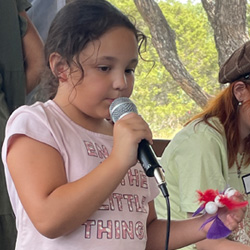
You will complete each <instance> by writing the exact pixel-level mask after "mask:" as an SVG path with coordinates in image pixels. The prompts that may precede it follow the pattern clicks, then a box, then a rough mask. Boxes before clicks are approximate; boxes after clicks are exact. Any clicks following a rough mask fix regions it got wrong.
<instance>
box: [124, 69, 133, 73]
mask: <svg viewBox="0 0 250 250" xmlns="http://www.w3.org/2000/svg"><path fill="white" fill-rule="evenodd" d="M125 72H126V73H127V74H134V72H135V69H126V70H125Z"/></svg>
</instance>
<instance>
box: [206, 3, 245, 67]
mask: <svg viewBox="0 0 250 250" xmlns="http://www.w3.org/2000/svg"><path fill="white" fill-rule="evenodd" d="M201 2H202V5H203V8H204V9H205V11H206V13H207V16H208V20H209V22H210V24H211V26H212V28H213V30H214V40H215V44H216V48H217V51H218V62H219V66H221V65H222V64H223V63H224V62H225V61H226V59H227V58H228V57H229V56H230V55H231V54H232V53H233V51H234V50H235V49H237V48H238V47H240V46H241V45H242V44H243V43H245V42H246V41H248V40H249V36H248V29H247V22H246V8H247V0H215V1H214V0H201Z"/></svg>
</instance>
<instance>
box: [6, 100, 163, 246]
mask: <svg viewBox="0 0 250 250" xmlns="http://www.w3.org/2000/svg"><path fill="white" fill-rule="evenodd" d="M14 134H25V135H27V136H29V137H31V138H34V139H36V140H38V141H41V142H43V143H46V144H48V145H51V146H52V147H54V148H55V149H57V150H58V151H59V152H60V154H61V155H62V157H63V160H64V164H65V171H66V174H67V178H68V182H72V181H75V180H77V179H79V178H81V177H82V176H84V175H86V174H87V173H89V172H90V171H92V170H93V169H94V168H95V167H96V166H97V165H99V164H100V162H102V161H103V160H104V159H106V158H107V157H108V156H109V154H110V152H111V149H112V145H113V137H112V136H107V135H103V134H97V133H94V132H91V131H88V130H86V129H84V128H82V127H80V126H79V125H77V124H75V123H74V122H73V121H72V120H70V119H69V118H68V117H67V116H66V115H65V114H64V113H63V112H62V110H61V109H60V108H59V107H58V106H57V105H56V104H55V103H54V102H53V101H48V102H46V103H39V102H38V103H35V104H34V105H32V106H23V107H21V108H19V109H17V110H16V111H15V112H14V113H13V114H12V116H11V117H10V119H9V121H8V124H7V127H6V138H5V141H4V144H3V149H2V158H3V162H4V166H5V174H6V182H7V187H8V191H9V195H10V200H11V203H12V206H13V210H14V213H15V215H16V224H17V230H18V236H17V243H16V250H27V249H29V250H33V249H34V250H39V249H42V250H45V249H46V250H57V249H58V250H59V249H60V250H64V249H65V250H73V249H75V250H80V249H86V250H89V249H91V250H94V249H102V250H103V249H109V250H112V249H114V250H117V249H119V250H122V249H133V250H136V249H138V250H139V249H140V250H143V249H145V246H146V240H147V232H146V220H147V215H148V210H149V208H148V202H150V201H152V200H153V199H154V198H155V197H156V196H157V195H158V193H159V191H158V188H157V185H156V182H155V180H154V178H148V177H147V176H146V175H145V173H144V171H143V169H142V167H141V166H140V164H137V165H135V166H134V167H132V168H131V169H130V170H129V171H128V173H127V174H126V176H125V177H124V179H123V180H122V182H121V183H120V184H119V186H118V187H117V188H116V189H115V191H114V192H113V193H112V194H111V195H110V197H109V199H107V200H106V201H105V202H104V203H103V205H102V206H101V207H100V208H99V209H98V210H97V211H96V212H95V213H94V214H93V215H92V216H91V217H90V218H89V219H88V220H87V221H86V222H85V223H84V224H83V225H82V226H81V227H79V228H78V229H77V230H75V231H74V232H72V233H70V234H68V235H66V236H62V237H59V238H56V239H48V238H46V237H44V236H42V235H41V234H40V233H39V232H38V231H37V230H36V229H35V227H34V226H33V224H32V222H31V221H30V219H29V217H28V215H27V214H26V212H25V210H24V208H23V206H22V204H21V202H20V200H19V197H18V195H17V192H16V189H15V186H14V184H13V182H12V179H11V176H10V173H9V171H8V166H7V163H6V152H7V148H8V146H9V145H10V143H11V140H9V139H10V137H11V136H12V135H14ZM34 167H35V166H34ZM110 181H112V176H110ZM96 192H98V190H96ZM86 205H87V204H86Z"/></svg>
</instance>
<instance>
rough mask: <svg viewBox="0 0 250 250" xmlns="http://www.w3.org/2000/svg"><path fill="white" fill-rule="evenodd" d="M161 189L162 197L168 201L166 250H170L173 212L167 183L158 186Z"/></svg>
mask: <svg viewBox="0 0 250 250" xmlns="http://www.w3.org/2000/svg"><path fill="white" fill-rule="evenodd" d="M158 187H159V189H160V190H161V192H162V195H163V196H164V198H165V201H166V209H167V223H166V224H167V228H166V240H165V250H168V245H169V236H170V221H171V212H170V202H169V194H168V191H167V187H166V182H164V183H162V184H159V185H158Z"/></svg>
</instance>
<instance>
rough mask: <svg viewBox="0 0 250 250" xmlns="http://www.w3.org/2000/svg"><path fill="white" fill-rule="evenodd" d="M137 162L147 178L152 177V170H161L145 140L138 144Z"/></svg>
mask: <svg viewBox="0 0 250 250" xmlns="http://www.w3.org/2000/svg"><path fill="white" fill-rule="evenodd" d="M138 160H139V162H140V163H141V165H142V167H143V169H144V171H145V173H146V175H147V176H148V177H154V170H155V169H156V168H161V166H160V165H159V163H158V161H157V159H156V156H155V154H154V150H153V149H152V147H151V145H150V144H149V142H148V141H147V140H145V139H143V140H142V141H141V142H140V143H139V148H138Z"/></svg>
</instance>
